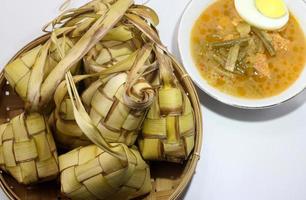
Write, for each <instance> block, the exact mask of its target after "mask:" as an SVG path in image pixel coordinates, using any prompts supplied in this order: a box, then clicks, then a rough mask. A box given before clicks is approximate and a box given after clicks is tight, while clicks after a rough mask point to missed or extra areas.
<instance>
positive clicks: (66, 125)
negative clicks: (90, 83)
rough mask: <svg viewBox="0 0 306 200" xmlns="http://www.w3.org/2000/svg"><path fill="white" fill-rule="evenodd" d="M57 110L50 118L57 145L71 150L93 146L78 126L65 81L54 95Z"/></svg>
mask: <svg viewBox="0 0 306 200" xmlns="http://www.w3.org/2000/svg"><path fill="white" fill-rule="evenodd" d="M54 102H55V109H54V111H53V113H52V114H51V116H50V118H49V124H50V127H52V129H53V133H54V139H55V141H56V144H57V146H58V147H60V148H61V149H65V150H71V149H73V148H77V147H80V146H86V145H89V144H91V142H90V140H89V139H88V138H87V137H86V136H85V135H84V134H83V132H82V130H81V129H80V128H79V126H78V125H77V123H76V121H75V118H74V114H73V108H72V104H71V99H70V98H69V96H68V91H67V88H66V82H65V81H63V82H62V83H61V84H60V85H59V86H58V87H57V89H56V91H55V94H54Z"/></svg>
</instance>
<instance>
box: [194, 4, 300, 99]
mask: <svg viewBox="0 0 306 200" xmlns="http://www.w3.org/2000/svg"><path fill="white" fill-rule="evenodd" d="M191 51H192V55H193V58H194V61H195V63H196V65H197V67H198V69H199V72H200V73H201V75H202V77H203V78H204V79H205V80H206V81H207V82H208V83H209V84H210V85H212V86H213V87H215V88H217V89H219V90H221V91H222V92H225V93H228V94H230V95H233V96H238V97H243V98H249V99H260V98H266V97H271V96H274V95H277V94H279V93H281V92H283V91H284V90H286V89H287V88H288V87H289V86H290V85H292V84H293V83H294V82H295V81H296V80H297V79H298V77H299V75H300V74H301V72H302V71H303V69H304V66H305V61H306V42H305V36H304V33H303V31H302V29H301V27H300V25H299V23H298V21H297V20H296V19H295V18H294V16H292V15H291V14H290V19H289V22H288V24H287V25H286V26H285V27H284V28H282V29H281V30H278V31H264V30H260V29H258V28H255V27H252V26H251V25H249V24H247V23H246V22H244V21H243V20H242V19H241V18H240V17H239V15H238V14H237V12H236V10H235V6H234V2H233V0H218V1H216V2H215V3H213V4H212V5H211V6H210V7H208V8H207V9H206V10H205V11H204V12H203V13H202V15H201V16H200V17H199V19H198V20H197V21H196V23H195V25H194V27H193V30H192V38H191Z"/></svg>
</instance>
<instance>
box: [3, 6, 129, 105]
mask: <svg viewBox="0 0 306 200" xmlns="http://www.w3.org/2000/svg"><path fill="white" fill-rule="evenodd" d="M95 2H97V1H95ZM101 2H102V3H101V4H99V5H98V6H97V7H98V8H97V9H98V11H99V12H98V13H99V14H98V16H96V20H95V21H94V22H92V23H89V25H87V26H86V28H85V29H84V30H83V29H82V30H80V26H81V27H83V26H82V25H83V23H77V22H78V21H76V24H75V23H71V26H70V24H68V25H67V24H61V22H62V20H63V19H59V18H56V19H55V21H52V22H51V23H50V24H52V26H53V30H52V36H54V35H55V36H57V34H58V33H66V32H67V33H70V34H66V35H65V36H66V38H68V37H69V38H70V39H71V37H73V34H75V31H79V32H81V33H82V34H81V36H80V37H76V38H75V40H76V41H75V43H74V45H73V46H72V47H71V48H70V49H69V51H68V52H64V51H60V55H61V59H60V61H59V62H58V63H56V65H55V66H52V67H48V68H47V67H46V64H45V63H46V60H47V59H48V58H49V57H50V56H48V50H49V48H50V45H51V43H52V42H54V40H56V41H57V42H55V44H56V47H57V48H56V49H57V50H58V51H59V49H61V48H60V47H62V45H60V43H59V41H58V40H57V38H56V37H51V39H50V40H49V41H47V42H46V43H45V44H44V45H43V46H42V47H41V48H40V47H37V49H33V50H31V51H30V52H28V53H26V55H28V56H26V57H22V59H21V58H17V59H16V60H15V61H13V62H11V63H10V64H9V65H8V66H6V67H5V76H6V78H7V79H8V80H9V82H10V84H11V85H12V87H13V88H15V90H16V91H17V93H18V94H19V95H20V96H21V97H22V98H23V100H24V101H25V102H26V105H27V109H28V110H32V111H36V110H40V109H41V108H44V107H48V106H49V103H50V101H51V100H52V97H53V94H54V92H55V90H56V88H57V86H58V85H59V84H60V82H61V81H62V80H63V79H64V74H65V72H67V71H69V70H71V69H72V68H73V67H74V66H75V65H77V64H78V63H79V61H80V60H82V58H83V57H84V56H85V54H87V53H88V51H89V50H90V49H91V48H92V47H93V46H94V45H95V44H96V43H97V42H98V41H100V40H101V39H102V38H103V37H104V36H105V35H106V34H107V32H108V31H109V30H110V29H111V28H113V27H114V26H115V24H117V22H118V21H119V20H120V19H121V18H122V16H123V15H124V13H125V12H126V10H127V9H128V8H129V7H130V6H131V4H132V3H133V2H132V0H118V1H112V2H114V3H113V4H109V3H104V1H101ZM107 2H109V1H107ZM89 4H90V3H89ZM95 6H96V5H94V6H92V7H94V8H95V9H96V7H95ZM99 6H100V7H99ZM92 7H91V8H89V9H88V10H89V11H90V10H93V8H92ZM99 9H100V10H99ZM80 10H81V11H80ZM85 10H86V9H85ZM86 12H87V10H86V11H84V10H82V9H76V10H73V11H72V12H71V13H66V14H67V15H64V16H60V17H62V18H65V20H64V21H68V22H69V19H70V17H75V16H78V15H79V14H80V13H86ZM71 20H73V19H71ZM68 22H67V23H68ZM82 22H83V21H82ZM40 49H42V50H41V52H40V51H39V50H40ZM50 68H51V69H50ZM46 72H48V73H46Z"/></svg>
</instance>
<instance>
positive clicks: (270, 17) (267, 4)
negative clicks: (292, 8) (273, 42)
mask: <svg viewBox="0 0 306 200" xmlns="http://www.w3.org/2000/svg"><path fill="white" fill-rule="evenodd" d="M235 7H236V10H237V12H238V14H239V15H240V17H241V18H242V19H243V20H245V21H246V22H247V23H249V24H250V25H252V26H255V27H257V28H260V29H263V30H277V29H280V28H282V27H284V26H285V25H286V24H287V23H288V20H289V11H288V8H287V6H286V3H285V2H284V0H235Z"/></svg>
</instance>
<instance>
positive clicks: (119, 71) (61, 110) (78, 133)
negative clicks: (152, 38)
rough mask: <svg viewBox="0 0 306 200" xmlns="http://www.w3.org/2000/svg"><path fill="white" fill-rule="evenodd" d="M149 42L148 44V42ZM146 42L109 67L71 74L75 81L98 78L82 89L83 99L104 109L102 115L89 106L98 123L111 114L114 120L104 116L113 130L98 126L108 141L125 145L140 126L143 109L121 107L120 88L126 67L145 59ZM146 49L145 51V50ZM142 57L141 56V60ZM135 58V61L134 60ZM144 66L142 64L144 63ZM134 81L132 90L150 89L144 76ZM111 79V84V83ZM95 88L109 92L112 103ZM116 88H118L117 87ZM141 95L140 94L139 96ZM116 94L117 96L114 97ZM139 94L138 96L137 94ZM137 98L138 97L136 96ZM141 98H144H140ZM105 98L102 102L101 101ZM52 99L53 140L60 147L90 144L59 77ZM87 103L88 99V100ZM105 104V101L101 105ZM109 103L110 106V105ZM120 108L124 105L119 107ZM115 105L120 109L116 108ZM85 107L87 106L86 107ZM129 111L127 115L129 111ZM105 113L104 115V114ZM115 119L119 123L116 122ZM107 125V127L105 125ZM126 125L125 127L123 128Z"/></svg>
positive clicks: (125, 73) (138, 64) (64, 84)
mask: <svg viewBox="0 0 306 200" xmlns="http://www.w3.org/2000/svg"><path fill="white" fill-rule="evenodd" d="M149 46H150V45H149ZM149 46H146V47H144V48H143V49H142V50H139V51H136V52H135V53H133V54H132V55H130V56H129V57H128V58H126V59H124V60H122V61H120V62H118V63H116V64H115V65H113V66H112V67H111V68H108V69H104V70H102V71H101V72H99V73H96V74H90V75H79V76H75V77H74V80H75V82H76V83H78V82H81V81H83V80H87V79H88V78H92V77H99V80H98V81H96V82H95V83H93V84H92V85H91V86H90V87H89V88H88V89H87V90H86V91H85V92H84V95H83V96H84V99H86V102H93V101H94V100H95V101H96V102H98V103H99V104H98V105H97V104H95V103H96V102H93V104H94V106H95V107H94V108H97V109H100V110H101V109H102V110H103V109H104V112H103V114H105V115H102V116H100V115H98V116H97V115H94V114H95V113H96V112H95V110H94V109H92V112H91V113H93V114H92V115H93V120H94V121H97V120H99V121H100V123H103V122H104V121H102V120H101V117H104V119H106V118H108V119H111V118H115V120H110V121H107V120H105V122H106V124H108V123H109V124H110V125H113V126H117V127H119V128H117V131H116V132H115V131H113V132H112V130H114V128H113V129H110V130H108V129H106V130H105V128H104V129H103V128H102V129H101V130H103V134H104V136H105V138H106V140H107V141H108V142H123V143H126V144H128V145H132V144H134V142H135V140H136V137H137V133H138V132H139V129H140V124H141V122H142V121H143V118H144V114H145V112H146V109H140V110H136V109H133V110H131V109H130V108H129V106H124V107H123V104H122V102H123V99H122V98H123V96H124V94H123V89H124V85H125V83H126V80H127V71H129V70H131V68H132V67H133V66H134V65H137V66H136V67H138V68H139V67H142V64H143V63H144V62H145V61H146V58H145V57H149V55H150V48H149V49H148V47H149ZM145 52H147V53H145ZM141 59H142V60H141ZM136 60H138V61H136ZM146 67H147V68H148V69H150V70H151V71H152V69H153V70H154V69H155V66H146ZM144 68H145V67H144ZM134 71H135V70H134ZM138 82H139V83H138V84H135V87H133V89H136V92H138V93H141V92H145V91H146V90H149V92H150V91H152V90H150V85H148V84H147V83H145V81H144V79H143V78H141V79H140V80H138ZM114 83H115V84H114ZM99 88H103V89H101V91H102V90H104V91H105V92H103V94H102V95H105V94H110V93H113V92H114V91H115V92H116V93H115V94H113V95H114V96H112V97H111V98H113V104H114V106H113V107H112V106H111V105H110V104H109V101H107V100H108V99H102V101H99V94H98V93H101V92H99V91H97V90H98V89H99ZM118 88H120V90H119V89H118ZM140 97H141V96H140ZM118 98H120V100H118ZM138 98H139V97H138ZM139 100H140V101H141V100H142V99H139ZM144 100H145V101H146V100H148V99H146V98H144ZM105 101H106V102H105ZM119 101H121V106H120V105H119V106H118V104H119ZM54 102H55V105H56V108H55V110H54V112H53V114H52V115H51V117H50V120H49V121H50V125H51V126H52V127H53V132H54V135H55V139H56V142H57V144H58V146H60V147H62V148H64V149H73V148H76V147H79V146H84V145H88V144H90V142H89V140H88V138H87V137H86V136H85V135H84V134H83V132H82V130H81V129H80V128H79V127H78V125H77V123H76V121H75V118H74V114H73V109H72V104H71V99H70V97H69V96H68V95H67V88H66V82H65V81H63V82H62V83H61V84H60V85H59V86H58V88H57V90H56V92H55V94H54ZM88 104H90V103H88ZM104 104H105V105H104ZM111 107H112V108H111ZM122 108H124V109H122ZM116 109H120V110H117V111H116ZM88 110H91V109H90V108H89V109H88ZM128 110H130V111H129V112H130V113H131V115H129V112H127V111H128ZM123 111H126V114H124V113H123ZM113 114H117V116H113V117H112V115H113ZM118 114H120V116H119V117H120V118H118ZM132 114H135V115H136V117H138V118H135V117H133V116H132ZM107 116H108V117H107ZM119 119H122V120H125V121H122V120H121V121H122V122H124V123H121V122H120V121H117V120H119ZM118 122H119V123H118ZM100 123H97V126H98V127H103V126H102V124H101V125H99V124H100ZM108 128H109V127H108ZM125 129H126V130H125Z"/></svg>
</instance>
